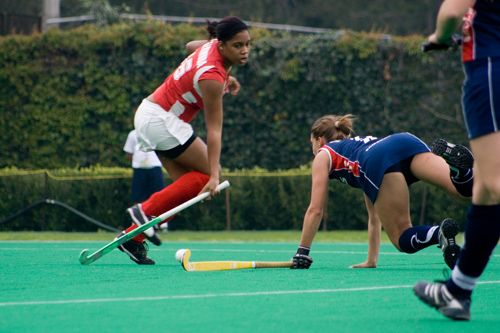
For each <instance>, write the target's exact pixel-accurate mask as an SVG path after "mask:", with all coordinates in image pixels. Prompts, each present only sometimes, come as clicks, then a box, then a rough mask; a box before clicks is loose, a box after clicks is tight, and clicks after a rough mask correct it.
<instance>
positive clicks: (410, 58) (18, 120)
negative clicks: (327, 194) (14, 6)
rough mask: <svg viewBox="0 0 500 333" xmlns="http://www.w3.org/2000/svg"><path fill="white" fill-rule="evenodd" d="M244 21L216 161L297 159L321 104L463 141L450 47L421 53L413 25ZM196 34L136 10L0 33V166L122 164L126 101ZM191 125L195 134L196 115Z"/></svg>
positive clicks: (372, 124) (361, 128)
mask: <svg viewBox="0 0 500 333" xmlns="http://www.w3.org/2000/svg"><path fill="white" fill-rule="evenodd" d="M251 32H252V37H253V39H254V46H253V49H252V54H251V56H250V61H249V63H248V64H247V65H246V66H244V67H242V68H236V69H235V71H234V74H235V75H236V76H237V77H238V79H239V80H240V82H241V83H242V85H243V89H242V91H241V93H240V94H239V95H238V96H227V97H226V101H225V110H224V112H225V120H224V121H225V124H224V126H225V127H224V136H223V140H224V142H223V151H222V159H221V162H222V164H223V166H224V167H226V168H229V169H232V170H234V169H241V168H252V167H254V166H259V167H262V168H266V169H269V170H276V169H289V168H296V167H298V166H300V165H304V164H306V163H307V162H309V161H310V159H311V157H312V155H311V150H310V145H309V141H308V140H309V128H310V126H311V124H312V122H313V121H314V120H315V119H317V118H318V117H320V116H322V115H324V114H327V113H337V114H345V113H348V112H349V113H353V114H355V115H357V116H358V117H359V120H358V122H357V124H356V130H357V133H358V134H360V135H364V134H366V135H368V134H369V135H377V136H384V135H388V134H391V133H394V132H402V131H411V132H413V133H414V134H416V135H417V136H419V137H421V138H422V139H424V141H426V142H428V143H430V142H432V141H433V140H434V139H435V138H436V137H444V138H446V139H448V140H451V141H455V142H457V143H462V144H464V143H466V139H465V134H464V129H463V122H462V119H461V115H460V104H459V103H460V99H459V95H460V84H461V82H462V81H463V74H462V71H461V67H460V63H459V56H458V54H456V53H443V54H431V55H424V54H421V53H420V51H419V47H420V43H421V42H422V41H423V37H420V36H414V37H406V38H396V37H390V36H385V35H383V34H375V33H354V32H348V31H339V32H336V33H333V34H322V35H321V34H320V35H296V34H289V33H276V32H273V33H271V32H269V31H266V30H259V29H252V31H251ZM203 35H204V31H203V29H202V28H201V27H194V26H191V25H186V24H184V25H176V26H171V25H168V24H163V23H161V22H158V21H139V22H127V23H121V24H118V25H114V26H110V27H107V28H105V29H99V28H96V27H95V26H93V25H86V26H83V27H80V28H78V29H75V30H71V31H58V30H51V31H49V32H47V33H45V34H38V35H36V34H35V35H32V36H6V37H2V38H0V112H1V115H2V116H1V117H0V142H1V145H2V147H1V148H2V149H0V167H8V166H17V167H19V168H23V169H34V168H60V167H87V166H92V165H102V166H126V165H128V161H127V160H126V159H125V157H124V154H123V152H122V147H123V144H124V142H125V139H126V136H127V133H128V131H129V130H130V129H131V128H132V118H133V110H134V109H135V107H136V106H137V105H138V104H139V103H140V101H141V100H142V99H143V98H144V97H146V96H147V95H149V94H150V93H151V92H152V91H153V90H154V89H155V88H156V87H157V86H158V85H159V84H161V82H162V81H163V80H164V79H165V77H166V76H167V75H168V74H169V73H170V72H171V71H172V70H173V69H175V67H176V66H177V65H178V63H179V62H180V61H181V60H182V59H183V58H184V57H185V56H186V51H185V50H184V45H185V43H186V42H188V41H189V40H191V39H197V38H201V37H202V36H203ZM193 126H194V127H195V129H196V130H197V132H198V134H199V135H201V136H203V135H204V132H205V131H204V125H203V116H202V115H200V116H199V117H197V118H196V119H195V121H194V122H193Z"/></svg>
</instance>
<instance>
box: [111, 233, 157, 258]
mask: <svg viewBox="0 0 500 333" xmlns="http://www.w3.org/2000/svg"><path fill="white" fill-rule="evenodd" d="M123 235H125V231H122V232H121V233H120V234H119V235H118V236H117V237H116V238H120V237H122V236H123ZM116 238H115V239H116ZM118 248H119V249H120V251H122V252H125V253H126V254H127V255H128V256H129V257H130V259H131V260H132V261H134V262H135V263H136V264H138V265H154V264H155V262H154V261H153V259H151V258H149V257H148V250H147V248H146V243H139V242H136V241H133V240H129V241H128V242H125V243H123V244H122V245H120V246H118Z"/></svg>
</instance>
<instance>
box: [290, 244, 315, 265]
mask: <svg viewBox="0 0 500 333" xmlns="http://www.w3.org/2000/svg"><path fill="white" fill-rule="evenodd" d="M312 263H313V258H311V257H310V256H309V249H306V248H304V247H299V249H298V250H297V253H296V254H295V255H294V256H293V258H292V267H290V268H291V269H309V267H311V264H312Z"/></svg>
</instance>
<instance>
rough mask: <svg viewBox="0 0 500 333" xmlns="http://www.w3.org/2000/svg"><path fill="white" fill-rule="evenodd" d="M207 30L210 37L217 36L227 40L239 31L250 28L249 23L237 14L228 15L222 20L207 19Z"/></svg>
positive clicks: (223, 40) (224, 40)
mask: <svg viewBox="0 0 500 333" xmlns="http://www.w3.org/2000/svg"><path fill="white" fill-rule="evenodd" d="M207 24H208V26H207V32H208V35H209V39H212V38H217V39H218V40H220V41H222V42H227V41H228V40H230V39H231V38H233V36H234V35H236V34H237V33H239V32H241V31H243V30H248V28H249V27H248V25H246V24H245V22H243V21H242V20H240V19H239V18H237V17H236V16H228V17H225V18H223V19H222V20H220V21H212V22H210V21H208V20H207Z"/></svg>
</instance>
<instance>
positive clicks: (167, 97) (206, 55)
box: [153, 39, 230, 123]
mask: <svg viewBox="0 0 500 333" xmlns="http://www.w3.org/2000/svg"><path fill="white" fill-rule="evenodd" d="M217 42H218V40H216V39H214V40H211V41H209V42H207V43H205V44H203V46H201V47H199V48H198V49H196V51H194V52H193V53H192V54H191V55H190V56H189V57H187V58H186V59H185V60H184V61H183V62H182V63H181V64H180V65H179V67H177V69H176V70H175V71H174V72H173V73H172V74H171V75H170V76H169V77H167V79H166V80H165V82H164V83H163V84H162V85H161V86H159V87H158V88H157V89H156V91H155V92H154V93H153V97H154V99H155V101H156V103H158V105H160V106H161V107H162V108H163V109H164V110H166V111H168V112H173V113H174V114H175V115H176V116H177V117H179V118H180V119H182V120H183V121H184V122H186V123H189V122H190V121H191V120H192V119H193V118H194V116H196V114H197V113H198V112H199V111H200V110H201V109H203V99H202V98H201V90H200V86H199V84H198V82H199V81H201V80H215V81H219V82H220V83H222V84H223V85H224V90H225V89H226V88H227V82H228V80H227V79H228V77H229V72H230V71H229V72H226V70H225V68H224V58H222V56H221V55H220V53H219V50H218V48H217Z"/></svg>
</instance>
